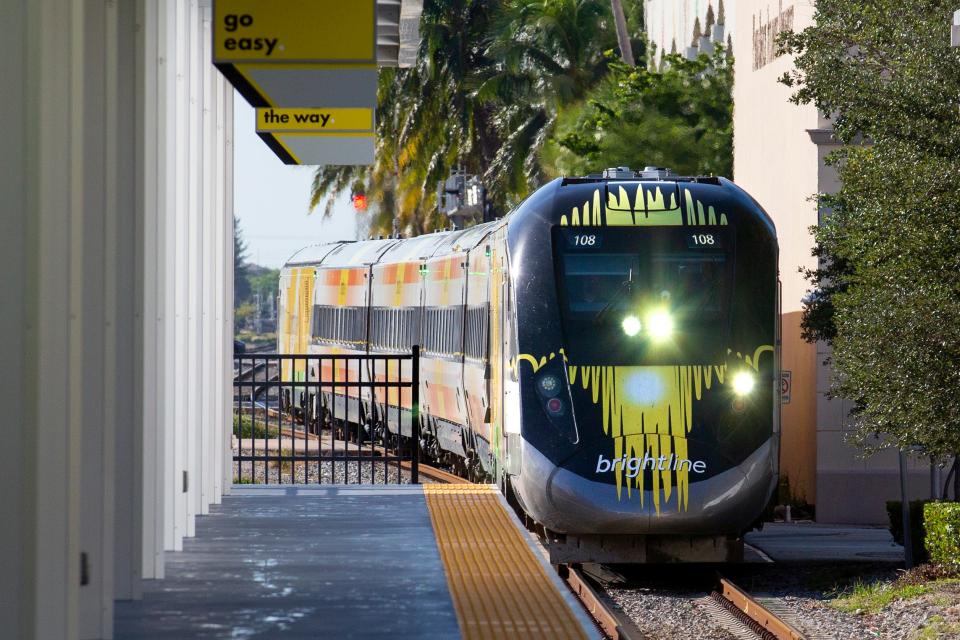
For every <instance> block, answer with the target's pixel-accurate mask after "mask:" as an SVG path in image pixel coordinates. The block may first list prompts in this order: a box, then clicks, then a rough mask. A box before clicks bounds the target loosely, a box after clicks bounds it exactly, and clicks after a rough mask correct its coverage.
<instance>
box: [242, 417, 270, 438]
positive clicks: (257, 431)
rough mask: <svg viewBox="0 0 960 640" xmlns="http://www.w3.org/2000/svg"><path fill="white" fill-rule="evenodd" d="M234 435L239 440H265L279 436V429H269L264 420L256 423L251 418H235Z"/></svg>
mask: <svg viewBox="0 0 960 640" xmlns="http://www.w3.org/2000/svg"><path fill="white" fill-rule="evenodd" d="M233 435H234V436H236V437H237V438H263V437H273V436H275V435H277V428H276V427H274V426H270V427H269V428H268V427H267V426H266V425H265V424H264V423H263V420H262V419H260V420H257V421H254V420H253V419H251V418H250V416H237V415H234V416H233Z"/></svg>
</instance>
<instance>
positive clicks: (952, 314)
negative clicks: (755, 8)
mask: <svg viewBox="0 0 960 640" xmlns="http://www.w3.org/2000/svg"><path fill="white" fill-rule="evenodd" d="M954 8H955V7H954V6H953V3H951V2H947V1H946V0H918V1H917V2H912V3H906V4H904V3H898V2H895V1H894V0H878V1H877V2H871V3H861V2H857V1H855V0H820V1H818V2H817V5H816V13H815V16H814V26H811V27H809V28H807V29H806V30H804V31H802V32H800V33H794V34H788V35H787V36H786V37H785V38H784V39H783V40H782V45H783V47H784V49H785V50H786V51H787V52H789V53H793V54H795V55H796V59H795V70H794V71H793V72H791V73H789V74H787V75H786V76H785V77H784V78H783V82H785V83H786V84H788V85H790V86H793V87H795V88H796V92H795V94H794V100H795V101H796V102H798V103H812V104H815V105H816V106H817V107H818V108H819V109H820V110H821V112H823V113H827V114H831V119H832V120H833V123H834V126H835V131H836V135H837V136H838V137H839V138H840V139H841V140H842V141H843V142H845V143H848V146H846V147H844V148H843V149H842V150H841V151H839V152H837V153H836V154H834V155H833V156H832V158H831V159H830V160H829V161H830V162H831V163H832V164H833V165H835V166H836V167H837V169H838V172H839V176H840V178H841V180H842V188H841V189H840V191H839V192H838V193H836V194H832V195H821V196H820V205H821V207H822V208H823V210H824V212H825V213H826V214H827V215H825V217H824V220H823V222H822V224H821V225H820V226H819V227H818V228H816V229H815V237H816V248H815V250H814V254H815V255H816V256H817V257H818V258H819V264H820V267H819V268H818V269H815V270H812V271H810V272H809V273H808V274H807V275H808V277H809V279H810V281H811V283H812V284H813V287H814V291H813V292H812V294H811V296H810V297H809V300H808V303H807V305H806V309H805V315H804V328H805V331H806V337H807V338H808V339H811V340H826V341H827V342H829V343H831V344H832V347H833V349H832V362H833V367H834V376H835V377H834V381H833V393H834V394H836V395H839V396H843V397H846V398H849V399H851V400H852V401H854V404H855V410H854V413H855V416H856V420H857V429H856V432H855V434H854V436H853V438H854V441H855V442H856V443H858V444H859V445H861V446H863V447H864V448H866V449H868V450H869V449H872V448H875V447H878V446H893V445H896V446H902V447H906V446H911V445H921V446H922V447H924V449H925V450H926V451H927V452H928V453H930V454H932V455H937V456H941V457H942V456H947V455H949V454H954V453H956V452H958V451H960V398H958V396H957V394H956V391H955V390H956V389H957V388H958V385H960V233H958V223H960V154H958V153H957V148H958V147H957V144H958V142H960V118H958V105H960V56H958V54H957V52H956V51H954V50H951V49H950V46H949V28H948V26H949V24H950V21H951V20H950V18H951V14H952V12H953V10H954ZM863 140H866V141H868V142H867V143H864V142H863ZM878 434H879V437H878Z"/></svg>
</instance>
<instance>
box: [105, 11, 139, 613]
mask: <svg viewBox="0 0 960 640" xmlns="http://www.w3.org/2000/svg"><path fill="white" fill-rule="evenodd" d="M107 7H108V15H110V14H111V13H113V14H115V18H113V19H112V20H111V22H113V23H114V24H116V29H117V35H116V46H115V47H113V48H108V67H107V68H108V72H109V74H108V84H107V88H108V96H107V103H108V112H107V122H108V123H114V126H113V127H112V128H110V129H108V131H107V156H106V157H107V167H108V171H107V192H108V194H112V197H111V200H112V203H113V204H112V205H108V207H107V208H106V212H107V225H106V231H107V234H106V237H105V243H106V245H107V246H108V247H114V251H115V255H114V260H113V262H112V263H108V267H109V269H108V277H107V286H106V287H105V291H106V294H107V311H108V314H109V315H108V325H107V338H108V339H107V359H106V364H107V369H108V376H107V378H108V380H113V381H114V383H115V385H114V388H113V389H112V392H109V393H107V394H106V395H105V396H104V403H105V407H106V412H107V415H108V423H112V424H113V425H114V434H115V448H114V469H115V472H114V490H113V491H114V511H115V514H114V518H115V521H114V541H113V551H114V593H113V596H114V598H115V599H132V598H139V597H140V595H141V584H140V578H141V576H142V544H141V540H142V538H143V472H142V468H143V399H142V390H143V386H142V379H143V350H142V347H143V314H142V308H143V287H142V286H141V284H140V283H141V282H142V280H143V275H144V273H143V268H142V242H141V234H142V228H143V207H142V206H141V205H140V203H138V202H137V186H136V185H137V183H138V181H139V180H138V178H139V177H140V176H142V175H143V170H144V169H143V165H142V156H141V154H140V151H141V145H140V144H139V142H138V137H137V128H136V127H137V120H138V119H139V118H138V115H137V114H138V113H140V112H142V109H143V102H142V95H141V94H142V92H141V90H140V88H139V85H138V82H139V81H140V75H141V74H140V73H139V72H138V69H140V68H142V66H141V65H142V64H143V55H142V52H141V51H138V49H139V45H140V43H139V42H138V41H137V38H136V34H137V20H136V17H137V15H136V14H137V3H133V2H120V3H112V2H111V3H108V5H107ZM108 42H110V40H108ZM111 70H112V71H111ZM111 105H112V106H111ZM111 316H112V319H109V318H110V317H111ZM111 328H113V330H112V331H111ZM108 391H110V390H108Z"/></svg>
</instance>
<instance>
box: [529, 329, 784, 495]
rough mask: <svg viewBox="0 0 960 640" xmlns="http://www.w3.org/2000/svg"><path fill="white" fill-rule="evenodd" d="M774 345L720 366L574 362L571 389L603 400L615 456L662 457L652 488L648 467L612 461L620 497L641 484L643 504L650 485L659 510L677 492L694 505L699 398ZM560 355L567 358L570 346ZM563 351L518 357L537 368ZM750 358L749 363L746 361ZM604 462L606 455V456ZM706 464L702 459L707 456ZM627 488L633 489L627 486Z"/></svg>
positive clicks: (605, 427) (732, 357) (731, 355)
mask: <svg viewBox="0 0 960 640" xmlns="http://www.w3.org/2000/svg"><path fill="white" fill-rule="evenodd" d="M767 352H770V353H771V354H772V353H773V346H771V345H762V346H760V347H757V349H756V350H755V351H754V352H753V354H752V355H751V354H742V353H740V352H736V353H734V352H733V351H732V350H730V349H728V350H727V357H728V362H725V363H723V364H717V365H667V366H652V367H647V366H578V365H569V364H568V366H567V379H568V380H569V383H570V387H571V389H575V388H576V387H577V386H580V387H581V388H582V389H583V390H584V391H589V392H590V398H591V400H592V401H593V403H594V404H597V405H600V407H601V415H602V418H601V424H602V428H603V432H604V434H605V435H606V436H608V437H609V438H610V439H611V440H613V446H614V455H613V457H612V458H611V459H610V461H618V460H623V459H626V460H640V461H641V462H642V461H643V460H644V459H646V460H651V459H652V460H659V459H660V458H661V456H662V457H663V458H664V460H666V461H668V464H667V466H666V467H664V466H663V464H662V463H661V464H659V465H658V464H656V463H654V464H652V465H649V466H646V467H645V468H647V469H649V470H651V471H652V473H651V477H652V486H651V487H646V486H645V483H646V477H645V476H646V474H644V473H642V470H643V469H640V471H641V472H639V473H637V472H636V471H637V469H633V471H632V472H631V470H629V469H628V468H627V465H626V464H619V465H610V466H609V467H607V468H606V469H605V470H612V471H613V472H614V477H615V479H616V491H617V498H618V499H621V500H622V499H623V498H624V493H626V498H627V499H629V498H631V497H632V494H633V489H637V490H638V493H639V498H640V505H641V507H642V506H643V505H644V501H645V494H644V491H645V490H648V489H649V490H650V491H651V492H652V494H653V506H654V509H655V511H656V512H657V513H658V514H659V513H660V510H661V507H662V506H663V505H666V504H667V503H669V502H670V500H671V498H672V497H673V496H674V494H676V507H677V510H678V511H681V510H683V511H685V510H686V509H687V508H688V502H689V489H690V472H691V470H692V471H694V472H698V471H700V467H697V466H696V465H697V464H698V463H697V462H694V461H691V460H690V458H689V456H688V448H687V434H688V433H689V432H690V430H691V428H692V426H693V408H694V401H695V400H700V399H701V398H702V397H703V394H704V392H705V391H707V390H710V389H713V388H714V386H715V385H724V384H725V383H726V382H727V380H728V377H729V376H728V373H729V372H730V371H734V372H736V371H737V370H742V369H743V368H744V367H747V368H750V369H752V370H753V371H759V369H760V357H761V356H762V355H763V354H764V353H767ZM559 353H560V355H561V357H563V359H564V360H565V361H566V356H565V355H564V354H563V350H562V349H561V350H560V352H559ZM555 356H556V354H555V353H551V354H550V356H549V357H548V356H541V357H540V358H537V357H536V356H533V355H530V354H526V353H525V354H520V355H518V356H517V358H516V360H515V362H514V363H512V364H513V366H514V367H518V366H519V364H520V362H527V363H529V364H530V365H531V368H532V369H533V371H534V372H536V371H537V370H538V369H540V368H541V367H543V366H544V365H545V364H546V363H547V361H548V360H552V359H553V358H554V357H555ZM741 363H742V364H741ZM601 462H602V461H601ZM699 464H702V463H699ZM624 489H626V491H625V492H624Z"/></svg>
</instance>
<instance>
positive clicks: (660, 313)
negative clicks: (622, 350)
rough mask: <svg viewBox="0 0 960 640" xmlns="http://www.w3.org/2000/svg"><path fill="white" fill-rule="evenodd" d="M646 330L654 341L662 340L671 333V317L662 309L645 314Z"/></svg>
mask: <svg viewBox="0 0 960 640" xmlns="http://www.w3.org/2000/svg"><path fill="white" fill-rule="evenodd" d="M647 331H648V332H649V333H650V337H651V338H652V339H653V340H654V341H656V342H662V341H663V340H666V339H667V338H669V337H670V336H672V335H673V317H671V315H670V312H669V311H665V310H663V309H660V310H657V311H654V312H653V313H651V314H650V315H649V316H647Z"/></svg>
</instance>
